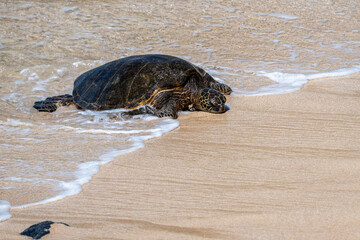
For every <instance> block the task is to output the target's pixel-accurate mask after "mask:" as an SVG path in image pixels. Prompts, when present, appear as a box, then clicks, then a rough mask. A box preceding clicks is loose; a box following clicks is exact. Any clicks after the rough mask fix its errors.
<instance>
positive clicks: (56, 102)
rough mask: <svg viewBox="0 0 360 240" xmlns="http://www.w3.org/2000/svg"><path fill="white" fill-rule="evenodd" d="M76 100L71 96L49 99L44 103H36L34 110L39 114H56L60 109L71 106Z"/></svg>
mask: <svg viewBox="0 0 360 240" xmlns="http://www.w3.org/2000/svg"><path fill="white" fill-rule="evenodd" d="M73 103H74V100H73V97H72V96H71V95H70V94H65V95H60V96H54V97H48V98H46V99H45V100H44V101H37V102H35V103H34V108H36V109H37V110H38V111H39V112H55V111H56V109H57V108H58V107H61V106H69V105H70V104H73Z"/></svg>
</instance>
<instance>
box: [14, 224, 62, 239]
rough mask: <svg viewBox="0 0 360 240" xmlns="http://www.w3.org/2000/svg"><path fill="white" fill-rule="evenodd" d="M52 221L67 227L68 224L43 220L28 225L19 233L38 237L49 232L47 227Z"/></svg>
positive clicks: (34, 237)
mask: <svg viewBox="0 0 360 240" xmlns="http://www.w3.org/2000/svg"><path fill="white" fill-rule="evenodd" d="M54 223H59V224H64V225H65V226H68V227H69V225H68V224H66V223H62V222H53V221H43V222H40V223H37V224H34V225H31V226H30V227H28V228H27V229H25V230H24V231H23V232H22V233H20V234H21V235H25V236H29V237H31V238H33V239H40V238H42V237H43V236H45V235H46V234H49V233H50V231H49V229H50V227H51V224H54Z"/></svg>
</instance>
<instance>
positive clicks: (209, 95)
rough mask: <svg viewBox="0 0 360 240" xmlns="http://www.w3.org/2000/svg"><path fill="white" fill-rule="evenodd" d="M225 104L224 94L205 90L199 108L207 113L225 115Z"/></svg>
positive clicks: (200, 98)
mask: <svg viewBox="0 0 360 240" xmlns="http://www.w3.org/2000/svg"><path fill="white" fill-rule="evenodd" d="M225 102H226V97H225V96H224V94H222V93H220V92H218V91H215V90H214V89H211V88H205V89H204V90H202V91H201V92H200V96H199V102H198V104H197V108H198V110H201V111H205V112H211V113H223V112H225V110H226V109H225Z"/></svg>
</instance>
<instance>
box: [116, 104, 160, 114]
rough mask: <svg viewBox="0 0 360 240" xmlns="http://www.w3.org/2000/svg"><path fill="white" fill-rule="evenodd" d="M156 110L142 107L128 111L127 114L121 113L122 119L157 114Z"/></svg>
mask: <svg viewBox="0 0 360 240" xmlns="http://www.w3.org/2000/svg"><path fill="white" fill-rule="evenodd" d="M154 111H155V110H154V109H153V108H152V107H149V106H147V105H146V106H142V107H139V108H136V109H134V110H131V111H127V112H123V113H121V116H122V117H127V116H128V117H129V116H135V115H140V114H153V115H154V114H155V112H154Z"/></svg>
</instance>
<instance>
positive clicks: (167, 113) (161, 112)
mask: <svg viewBox="0 0 360 240" xmlns="http://www.w3.org/2000/svg"><path fill="white" fill-rule="evenodd" d="M140 114H152V115H155V116H157V117H159V118H162V117H171V118H174V119H176V118H177V117H178V115H177V113H176V111H175V110H174V109H172V108H171V107H169V106H164V107H163V108H161V109H156V108H153V107H150V106H142V107H139V108H137V109H134V110H131V111H127V112H124V113H122V114H121V116H122V117H131V116H135V115H140Z"/></svg>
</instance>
